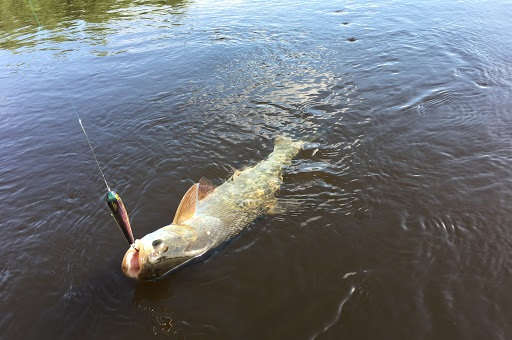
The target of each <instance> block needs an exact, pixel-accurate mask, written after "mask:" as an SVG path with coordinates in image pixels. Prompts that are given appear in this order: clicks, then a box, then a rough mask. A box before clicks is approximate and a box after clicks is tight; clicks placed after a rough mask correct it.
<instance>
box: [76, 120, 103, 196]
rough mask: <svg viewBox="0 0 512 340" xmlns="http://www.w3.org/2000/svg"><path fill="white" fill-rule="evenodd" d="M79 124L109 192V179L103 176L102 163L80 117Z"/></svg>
mask: <svg viewBox="0 0 512 340" xmlns="http://www.w3.org/2000/svg"><path fill="white" fill-rule="evenodd" d="M76 115H77V117H78V123H80V127H81V128H82V131H83V133H84V135H85V138H86V139H87V144H89V148H90V149H91V152H92V155H93V157H94V160H95V161H96V164H97V165H98V169H99V170H100V173H101V177H103V181H104V182H105V185H106V186H107V191H110V186H109V185H108V183H107V179H106V178H105V174H103V170H101V166H100V162H98V158H96V153H95V152H94V149H93V148H92V145H91V141H90V140H89V136H87V132H85V128H84V125H83V124H82V120H81V119H80V116H79V115H78V112H77V114H76Z"/></svg>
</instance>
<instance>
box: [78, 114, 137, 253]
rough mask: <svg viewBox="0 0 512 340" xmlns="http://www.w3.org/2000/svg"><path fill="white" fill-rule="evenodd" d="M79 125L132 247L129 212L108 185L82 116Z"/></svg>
mask: <svg viewBox="0 0 512 340" xmlns="http://www.w3.org/2000/svg"><path fill="white" fill-rule="evenodd" d="M77 116H78V113H77ZM78 123H79V124H80V127H81V128H82V131H83V133H84V135H85V138H86V139H87V144H89V148H90V149H91V152H92V155H93V156H94V160H95V161H96V165H97V166H98V169H99V170H100V174H101V177H103V182H105V186H106V187H107V194H106V196H105V201H106V202H107V205H108V207H109V208H110V210H111V211H112V216H113V217H114V219H115V220H116V223H117V225H118V226H119V228H120V229H121V231H122V232H123V234H124V237H126V240H127V241H128V243H129V244H130V245H133V244H134V238H133V232H132V227H131V225H130V219H129V217H128V212H127V211H126V207H125V205H124V203H123V200H122V199H121V196H119V194H118V193H117V192H115V191H114V190H111V189H110V186H109V185H108V183H107V179H106V178H105V174H104V173H103V170H101V166H100V162H99V161H98V158H96V153H95V152H94V149H93V148H92V145H91V142H90V140H89V136H87V132H85V128H84V125H83V124H82V120H81V119H80V116H78Z"/></svg>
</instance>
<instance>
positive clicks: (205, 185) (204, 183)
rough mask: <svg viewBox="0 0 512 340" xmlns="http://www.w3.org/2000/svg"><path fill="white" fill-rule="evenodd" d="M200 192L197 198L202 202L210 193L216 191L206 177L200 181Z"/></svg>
mask: <svg viewBox="0 0 512 340" xmlns="http://www.w3.org/2000/svg"><path fill="white" fill-rule="evenodd" d="M198 184H199V191H198V193H197V198H198V199H199V201H200V200H202V199H204V198H205V197H206V196H208V195H209V194H210V193H212V192H213V190H215V186H214V185H213V184H212V182H210V180H208V179H207V178H205V177H201V179H200V180H199V183H198Z"/></svg>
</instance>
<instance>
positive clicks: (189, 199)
mask: <svg viewBox="0 0 512 340" xmlns="http://www.w3.org/2000/svg"><path fill="white" fill-rule="evenodd" d="M198 188H199V183H196V184H194V185H193V186H191V187H190V189H188V191H187V192H186V193H185V195H184V196H183V198H182V199H181V202H180V205H179V206H178V209H177V210H176V215H174V220H173V221H172V224H181V223H182V222H183V221H186V220H188V219H189V218H191V217H192V216H194V213H195V212H196V205H197V201H198Z"/></svg>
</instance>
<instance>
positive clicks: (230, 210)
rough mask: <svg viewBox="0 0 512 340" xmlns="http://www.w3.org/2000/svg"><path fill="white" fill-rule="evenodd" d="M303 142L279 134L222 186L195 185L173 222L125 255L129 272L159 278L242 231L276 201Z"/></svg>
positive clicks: (124, 266)
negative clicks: (253, 162) (257, 157)
mask: <svg viewBox="0 0 512 340" xmlns="http://www.w3.org/2000/svg"><path fill="white" fill-rule="evenodd" d="M302 145H303V142H301V141H293V140H291V139H290V138H286V137H278V138H277V139H276V142H275V146H274V151H273V152H272V153H271V154H270V155H269V156H268V157H267V158H266V159H265V160H263V161H261V162H259V163H257V164H256V165H254V166H252V167H250V168H247V169H244V170H243V171H235V173H234V174H233V176H232V177H231V178H230V179H229V180H227V181H226V182H224V183H223V184H222V185H220V186H218V187H216V188H214V187H213V186H212V185H211V184H210V183H209V182H208V181H206V180H203V179H202V180H200V181H199V183H196V184H194V185H193V186H192V187H191V188H190V189H189V190H188V191H187V193H186V194H185V196H184V197H183V199H182V201H181V203H180V206H179V207H178V209H177V212H176V216H175V217H174V220H173V222H172V224H170V225H167V226H165V227H162V228H160V229H158V230H156V231H154V232H152V233H150V234H147V235H146V236H144V237H142V238H141V239H137V240H135V242H134V243H133V244H132V246H131V247H130V248H129V249H128V250H127V252H126V254H125V256H124V258H123V262H122V269H123V272H124V273H125V274H126V275H127V276H129V277H132V278H136V279H142V280H145V279H149V280H151V279H156V278H159V277H161V276H162V275H164V274H166V273H168V272H169V271H172V270H174V269H176V268H178V267H180V266H182V265H184V264H185V263H187V262H189V261H191V260H192V259H194V258H197V257H199V256H201V255H203V254H205V253H206V252H207V251H208V250H210V249H213V248H215V247H217V246H218V245H220V244H221V243H223V242H224V241H226V240H228V239H230V238H231V237H233V236H234V235H236V234H238V233H239V232H240V231H241V230H242V229H244V228H245V227H246V226H247V225H249V224H250V223H251V222H252V221H253V220H254V219H255V218H256V217H258V216H260V215H262V214H264V213H265V212H267V211H268V210H269V209H271V208H272V207H273V206H274V205H275V204H276V198H275V193H276V191H277V190H278V189H279V188H280V186H281V183H282V169H283V167H284V166H286V165H288V164H290V163H291V160H292V159H293V157H294V156H295V155H296V154H297V153H298V152H299V150H300V149H301V148H302Z"/></svg>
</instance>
